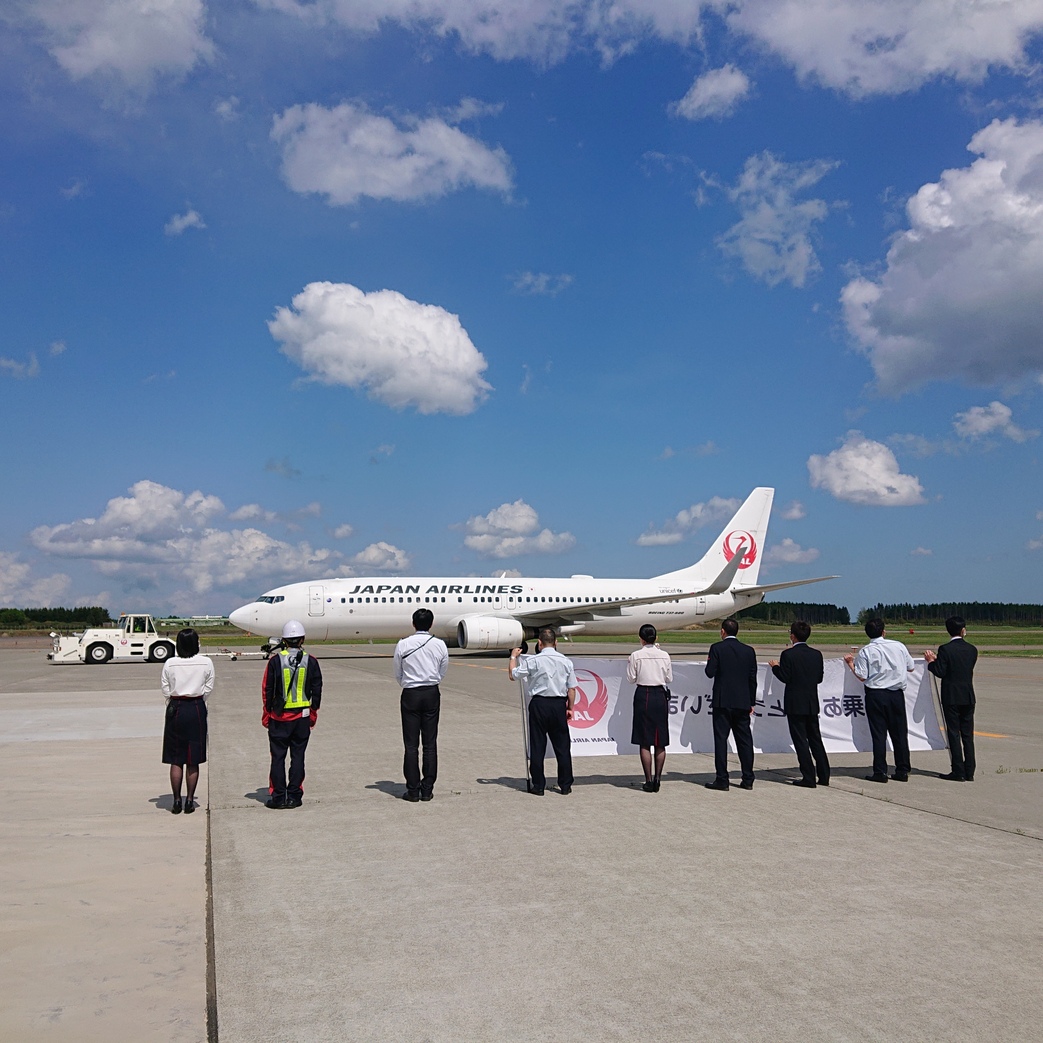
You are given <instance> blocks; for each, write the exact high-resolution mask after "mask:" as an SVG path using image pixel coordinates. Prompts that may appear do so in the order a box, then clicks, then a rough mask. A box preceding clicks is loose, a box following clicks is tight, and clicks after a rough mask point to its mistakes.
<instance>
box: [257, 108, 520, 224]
mask: <svg viewBox="0 0 1043 1043" xmlns="http://www.w3.org/2000/svg"><path fill="white" fill-rule="evenodd" d="M272 139H273V140H274V141H275V142H276V143H277V144H278V145H279V146H280V148H281V149H282V174H283V179H284V180H285V181H286V184H287V185H289V187H290V188H292V189H293V190H294V191H295V192H315V193H318V194H319V195H323V196H325V197H326V199H327V202H329V203H330V204H331V205H333V206H350V205H351V204H353V203H356V202H358V200H359V199H360V197H362V196H369V197H370V198H372V199H392V200H395V201H398V202H402V201H406V200H421V199H431V198H435V197H437V196H442V195H445V194H446V193H447V192H451V191H454V190H456V189H460V188H465V187H468V186H472V185H473V186H474V187H476V188H488V189H492V190H494V191H497V192H503V193H505V194H507V193H509V192H510V190H511V184H512V181H511V169H510V161H509V160H508V158H507V154H506V153H505V152H504V151H503V149H501V148H490V147H489V146H488V145H485V144H483V143H482V142H481V141H478V140H477V139H476V138H472V137H470V136H469V135H467V134H465V133H464V132H463V131H462V130H460V129H459V127H455V126H452V125H451V124H449V123H447V122H446V121H445V120H443V119H439V118H436V117H429V118H427V119H422V118H420V117H418V116H405V117H402V118H401V119H400V121H399V122H398V123H396V122H395V121H394V120H392V119H390V118H388V117H387V116H378V115H377V114H375V113H373V112H370V111H369V110H368V109H367V108H366V106H365V105H363V104H361V103H352V102H344V103H342V104H340V105H337V106H335V107H334V108H332V109H327V108H324V107H323V106H321V105H316V104H308V105H294V106H291V107H290V108H288V109H287V110H286V111H285V112H283V113H282V114H281V115H279V116H276V117H275V120H274V122H273V124H272Z"/></svg>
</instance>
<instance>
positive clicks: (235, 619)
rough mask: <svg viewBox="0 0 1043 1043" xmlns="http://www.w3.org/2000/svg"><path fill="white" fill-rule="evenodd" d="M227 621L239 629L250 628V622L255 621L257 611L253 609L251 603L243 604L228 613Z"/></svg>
mask: <svg viewBox="0 0 1043 1043" xmlns="http://www.w3.org/2000/svg"><path fill="white" fill-rule="evenodd" d="M251 613H252V614H251ZM228 622H229V623H231V624H232V626H234V627H238V628H239V629H240V630H250V629H252V627H251V624H252V623H256V622H257V613H256V612H254V611H253V606H252V605H243V607H242V608H237V609H236V610H235V611H234V612H230V613H229V614H228Z"/></svg>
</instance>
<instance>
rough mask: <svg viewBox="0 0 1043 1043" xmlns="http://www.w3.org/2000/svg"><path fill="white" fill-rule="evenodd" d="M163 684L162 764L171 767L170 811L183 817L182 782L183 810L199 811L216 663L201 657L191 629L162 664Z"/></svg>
mask: <svg viewBox="0 0 1043 1043" xmlns="http://www.w3.org/2000/svg"><path fill="white" fill-rule="evenodd" d="M160 683H161V684H162V687H163V694H164V695H165V696H166V699H167V716H166V722H165V724H164V726H163V763H164V764H169V765H170V789H171V792H172V793H173V794H174V803H173V805H172V807H171V809H170V810H171V812H172V813H173V814H175V815H180V814H181V811H182V803H181V782H182V780H183V779H184V781H185V782H186V783H187V785H188V791H187V793H186V795H185V802H184V806H183V807H184V811H185V813H186V814H191V813H192V812H193V811H195V809H196V802H195V795H196V784H197V783H198V782H199V765H200V764H202V763H203V762H204V761H205V760H206V697H207V696H208V695H209V694H210V693H211V692H212V691H213V690H214V664H213V662H212V661H211V660H210V657H209V656H205V655H200V654H199V635H198V634H197V633H196V632H195V631H194V630H192V629H191V628H186V629H185V630H182V631H180V632H179V633H178V635H177V654H176V655H174V656H172V657H171V658H170V659H168V660H167V661H166V662H165V663H164V664H163V674H162V677H161V681H160Z"/></svg>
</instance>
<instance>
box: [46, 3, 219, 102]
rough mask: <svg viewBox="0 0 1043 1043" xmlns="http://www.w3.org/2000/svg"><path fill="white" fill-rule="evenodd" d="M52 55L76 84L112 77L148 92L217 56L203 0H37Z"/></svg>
mask: <svg viewBox="0 0 1043 1043" xmlns="http://www.w3.org/2000/svg"><path fill="white" fill-rule="evenodd" d="M32 12H33V16H34V17H35V19H36V20H38V21H39V22H40V23H42V24H43V26H44V27H45V30H46V33H47V38H48V43H49V46H50V51H51V54H52V55H53V56H54V58H55V59H56V61H57V62H58V64H59V65H61V67H62V68H63V69H64V70H65V71H66V72H67V73H68V74H69V75H70V76H72V77H73V79H77V80H79V79H84V78H85V77H89V76H94V75H103V76H109V77H113V78H115V79H116V80H118V81H120V82H122V83H124V84H125V85H127V86H129V87H132V88H135V89H148V88H149V87H151V86H152V84H153V82H154V80H155V79H156V77H157V76H161V75H168V76H174V77H181V76H183V75H184V74H185V73H187V72H189V71H190V70H191V69H192V68H194V67H195V66H196V64H197V63H199V62H201V61H207V60H209V59H210V58H211V57H213V54H214V45H213V43H212V42H211V41H210V40H209V39H208V38H207V36H206V34H205V31H204V23H205V21H206V8H205V6H204V3H203V0H38V2H37V3H36V4H35V5H34V6H33V8H32Z"/></svg>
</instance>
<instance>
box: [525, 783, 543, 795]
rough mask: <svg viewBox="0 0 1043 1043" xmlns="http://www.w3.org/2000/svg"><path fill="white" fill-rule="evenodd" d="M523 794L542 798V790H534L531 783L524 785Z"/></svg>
mask: <svg viewBox="0 0 1043 1043" xmlns="http://www.w3.org/2000/svg"><path fill="white" fill-rule="evenodd" d="M525 792H526V793H531V794H532V795H533V796H534V797H542V796H543V790H541V789H536V787H535V786H533V784H532V783H531V782H527V783H525Z"/></svg>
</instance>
